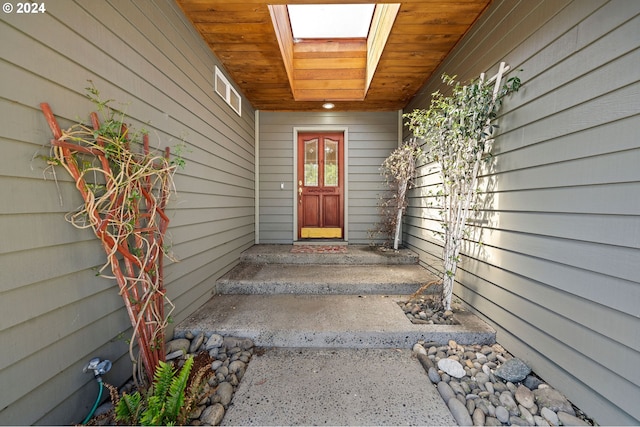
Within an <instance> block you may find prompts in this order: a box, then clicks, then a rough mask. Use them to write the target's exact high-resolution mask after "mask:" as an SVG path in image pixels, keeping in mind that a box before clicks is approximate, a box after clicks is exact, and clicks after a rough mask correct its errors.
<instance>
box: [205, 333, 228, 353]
mask: <svg viewBox="0 0 640 427" xmlns="http://www.w3.org/2000/svg"><path fill="white" fill-rule="evenodd" d="M223 342H224V338H223V337H222V335H218V334H212V335H211V336H210V337H209V339H208V340H207V343H206V344H205V346H204V348H205V349H207V350H211V349H212V348H220V347H222V343H223Z"/></svg>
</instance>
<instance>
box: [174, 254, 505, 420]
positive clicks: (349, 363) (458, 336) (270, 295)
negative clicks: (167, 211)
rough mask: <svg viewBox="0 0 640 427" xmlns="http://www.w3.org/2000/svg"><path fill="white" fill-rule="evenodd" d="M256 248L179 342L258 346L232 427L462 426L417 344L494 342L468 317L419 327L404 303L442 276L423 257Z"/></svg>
mask: <svg viewBox="0 0 640 427" xmlns="http://www.w3.org/2000/svg"><path fill="white" fill-rule="evenodd" d="M291 248H292V247H291V246H287V245H257V246H254V247H252V248H251V249H249V250H248V251H246V252H245V254H243V257H242V259H241V263H240V265H238V266H237V267H236V268H235V269H234V270H232V271H230V272H229V273H228V274H227V275H225V277H223V278H221V279H220V280H219V281H218V283H217V293H218V295H216V296H214V297H213V298H212V299H211V300H210V301H208V302H207V303H206V304H205V305H204V306H202V307H201V308H200V309H199V310H197V311H196V312H195V313H194V314H193V315H192V316H190V317H189V318H187V319H185V320H184V321H183V322H181V323H180V324H179V325H176V328H175V335H176V336H177V337H179V336H180V335H181V334H184V333H186V332H187V331H192V332H200V331H204V332H205V333H206V334H207V335H211V334H212V333H218V334H221V335H224V336H236V337H245V338H251V339H252V340H253V341H254V344H255V345H256V347H258V350H257V352H256V355H254V357H253V358H252V360H251V362H250V363H249V366H248V368H247V371H246V373H245V375H244V377H243V378H242V381H241V382H240V385H239V386H238V389H237V390H236V393H235V395H234V398H233V401H232V402H231V405H230V406H229V408H228V410H227V413H226V415H225V418H224V419H223V424H224V425H455V420H454V419H453V417H452V416H451V414H450V412H449V410H448V409H447V407H446V404H445V403H444V401H443V400H442V399H441V398H440V396H439V394H438V392H437V390H436V388H435V387H434V386H433V385H432V384H431V382H430V381H429V379H428V377H427V374H426V372H425V370H424V368H423V367H422V365H421V364H420V362H419V361H418V360H417V359H416V358H415V357H414V356H413V355H412V354H411V347H412V346H413V344H415V343H416V342H417V341H419V340H424V341H428V342H438V343H442V344H445V343H447V342H448V340H450V339H453V340H456V341H457V342H458V343H461V344H470V343H479V344H492V343H494V342H495V331H494V330H492V329H491V328H490V327H489V326H487V325H486V324H485V323H483V322H482V321H480V320H479V319H478V318H477V317H475V316H473V315H472V314H470V313H459V314H456V318H457V319H458V320H459V321H460V323H461V324H460V325H453V326H446V325H414V324H412V323H411V322H410V321H409V320H408V319H407V318H406V317H405V315H404V313H403V312H402V309H401V308H400V307H399V306H398V304H397V300H398V299H401V298H403V297H404V298H406V296H407V295H409V294H411V293H413V292H415V291H416V290H417V289H418V288H419V287H420V286H421V285H422V284H424V283H426V282H428V281H430V280H432V276H431V275H430V274H429V273H428V272H427V271H426V270H425V269H423V268H422V267H420V266H419V265H418V264H417V256H415V254H413V253H411V252H409V251H403V252H402V253H395V252H379V251H375V250H372V249H371V248H369V247H366V246H362V247H354V246H349V247H348V248H347V253H346V254H322V255H319V254H304V253H303V254H299V253H296V254H292V253H291Z"/></svg>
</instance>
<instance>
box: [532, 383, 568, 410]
mask: <svg viewBox="0 0 640 427" xmlns="http://www.w3.org/2000/svg"><path fill="white" fill-rule="evenodd" d="M533 395H534V396H535V398H536V403H537V404H538V406H542V407H545V408H549V409H551V410H552V411H553V412H558V411H563V412H566V413H567V414H569V415H574V416H575V415H576V413H575V411H574V410H573V406H571V403H569V401H568V400H567V398H566V397H564V395H563V394H562V393H560V392H559V391H558V390H556V389H553V388H551V387H548V388H539V389H537V390H534V391H533Z"/></svg>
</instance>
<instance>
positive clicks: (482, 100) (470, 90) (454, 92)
mask: <svg viewBox="0 0 640 427" xmlns="http://www.w3.org/2000/svg"><path fill="white" fill-rule="evenodd" d="M455 78H456V77H455V76H453V77H450V76H447V75H443V76H442V80H443V82H444V83H445V84H446V85H447V86H450V87H451V95H448V96H447V95H444V94H443V93H441V92H439V91H437V92H435V93H433V94H432V99H431V105H430V107H429V108H428V109H423V110H415V111H413V112H412V113H408V114H405V115H404V117H405V118H407V119H408V123H407V124H408V126H409V129H410V130H411V131H412V132H413V134H414V135H415V136H416V137H419V138H422V139H423V140H424V146H426V148H425V157H426V161H427V162H428V163H429V164H433V165H436V167H437V168H438V169H439V174H440V183H441V187H440V189H439V190H438V191H437V192H435V193H433V192H431V194H430V196H431V197H432V198H433V199H434V200H435V203H433V204H431V206H432V207H434V208H435V209H436V210H437V211H438V212H439V215H440V224H441V227H442V230H443V231H442V232H436V235H437V236H438V237H439V238H442V239H443V241H444V245H443V264H444V271H443V306H444V307H445V309H447V310H449V309H450V308H451V296H452V293H453V283H454V278H455V274H456V269H457V265H458V262H459V261H460V248H461V244H462V241H463V239H464V238H465V237H466V234H467V220H468V219H469V217H470V215H472V213H473V212H474V211H476V210H477V207H478V205H477V203H478V191H477V190H478V173H479V171H480V167H481V165H482V163H483V162H484V161H485V160H486V159H488V158H489V157H490V153H491V146H492V141H493V137H494V133H495V130H496V129H497V127H498V126H497V125H496V124H495V122H494V120H495V119H496V117H497V115H498V111H499V110H500V107H501V104H502V100H503V98H504V97H505V96H507V95H509V94H511V93H513V92H517V91H518V89H519V88H520V86H521V82H520V79H519V78H518V77H512V78H510V79H508V80H507V82H506V84H505V85H503V86H502V87H500V86H499V84H496V88H497V90H494V88H493V87H492V86H490V85H488V84H486V83H485V82H484V81H483V79H482V78H481V79H478V80H473V81H471V82H469V83H468V84H466V85H465V84H461V83H460V82H458V81H456V80H455Z"/></svg>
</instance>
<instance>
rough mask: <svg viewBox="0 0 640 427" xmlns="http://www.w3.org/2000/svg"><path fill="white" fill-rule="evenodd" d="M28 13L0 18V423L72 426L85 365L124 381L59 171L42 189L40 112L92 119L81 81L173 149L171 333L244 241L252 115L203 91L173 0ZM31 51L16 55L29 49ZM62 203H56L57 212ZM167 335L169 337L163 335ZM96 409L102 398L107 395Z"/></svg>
mask: <svg viewBox="0 0 640 427" xmlns="http://www.w3.org/2000/svg"><path fill="white" fill-rule="evenodd" d="M45 3H46V8H47V11H46V13H45V14H39V15H17V14H15V13H14V14H7V13H3V14H2V15H1V16H0V39H1V40H2V41H3V42H2V43H0V56H1V57H2V61H0V75H1V76H2V81H1V82H0V85H1V86H0V87H1V89H0V123H2V125H1V126H0V144H1V146H2V148H3V159H4V161H3V162H2V163H1V164H0V199H1V200H2V203H0V236H1V238H0V313H2V315H1V317H0V343H2V345H1V346H0V384H2V385H3V387H0V424H5V425H7V424H8V425H30V424H48V425H70V424H75V423H79V422H81V421H82V419H83V418H84V417H85V416H86V414H87V413H88V412H89V409H90V407H91V405H92V404H93V401H94V400H95V398H96V395H97V392H98V387H97V384H96V381H95V380H94V379H93V376H92V375H91V374H85V373H83V372H82V368H83V366H84V365H85V364H86V363H87V362H88V361H89V359H90V358H91V357H94V356H99V357H101V358H108V359H110V360H112V361H113V362H114V367H113V369H112V371H111V372H109V373H108V374H107V375H106V376H105V381H106V382H109V383H111V384H115V385H118V384H121V383H122V382H123V381H124V380H126V379H127V378H129V377H130V376H131V363H130V361H129V358H128V355H127V351H128V345H127V344H126V342H125V339H127V338H128V337H130V333H131V328H130V323H129V318H128V316H127V313H126V311H125V308H124V304H123V302H122V299H121V297H120V296H119V295H118V289H117V286H116V285H115V282H114V281H111V280H107V279H102V278H98V277H96V274H95V269H96V268H97V267H100V266H101V265H102V264H103V263H104V260H105V255H104V253H103V250H102V248H101V246H100V245H99V242H98V241H97V239H96V238H95V237H94V236H93V234H92V233H91V232H90V231H88V230H84V231H79V230H76V229H75V228H73V227H72V226H71V225H69V224H68V223H66V222H65V220H64V214H65V213H66V212H69V211H72V210H74V209H75V208H76V207H77V206H78V205H80V204H81V199H80V196H79V195H78V194H77V190H76V189H75V186H74V184H73V183H72V182H71V181H70V179H69V178H68V177H67V176H66V172H65V171H64V170H62V169H60V170H58V171H57V179H58V185H59V193H58V190H57V189H56V184H55V183H54V181H53V180H52V179H49V180H45V179H43V169H44V162H43V161H42V160H40V159H38V158H32V157H33V156H34V153H35V154H43V155H47V154H48V148H47V147H46V146H48V143H49V141H50V139H51V132H50V130H49V128H48V126H47V124H46V121H45V120H44V116H43V115H42V113H41V111H40V109H39V103H40V102H43V101H44V102H49V103H50V104H51V106H52V109H53V111H54V113H55V114H56V115H57V116H58V119H59V121H60V123H61V125H62V126H63V127H67V126H68V125H70V124H71V121H73V120H76V118H77V117H87V116H88V112H89V111H92V110H93V109H94V106H93V104H91V103H90V102H89V101H88V100H87V99H86V97H85V96H84V95H85V90H84V88H85V87H87V86H88V83H87V80H88V79H90V80H92V81H93V82H94V84H95V85H96V87H97V88H98V89H99V90H100V91H101V93H102V95H103V96H104V98H105V99H107V98H113V99H116V100H117V101H121V102H125V103H129V105H127V106H126V109H127V113H128V114H129V115H130V116H131V122H132V124H133V125H134V126H135V127H136V128H138V129H140V128H141V127H142V126H141V123H143V124H144V127H146V128H147V129H149V130H150V133H151V141H152V144H159V145H160V147H161V148H162V147H164V146H165V144H168V145H175V144H176V143H177V142H179V141H180V140H182V139H184V140H185V141H186V143H187V146H188V150H187V151H186V152H185V153H184V157H185V160H186V163H187V164H186V167H185V169H184V170H180V171H179V172H178V174H177V176H176V185H177V192H178V196H177V198H174V200H173V202H171V203H170V206H169V208H170V212H169V215H170V218H171V224H170V226H169V231H170V233H171V235H172V240H173V251H174V253H175V255H176V256H177V257H178V258H179V259H180V260H181V262H179V263H167V264H166V284H167V288H168V294H169V297H170V298H171V299H172V301H173V302H174V303H175V304H176V309H175V311H174V312H173V318H174V319H175V320H176V322H179V321H180V320H182V319H183V318H185V317H186V316H187V315H189V314H191V313H192V312H193V311H194V310H195V309H196V308H197V307H198V306H199V305H201V304H202V303H204V302H205V301H206V300H207V299H208V298H209V297H210V294H211V291H212V289H213V288H214V282H215V279H216V278H218V277H219V276H221V275H222V274H223V273H225V272H226V271H227V270H229V269H230V268H231V267H233V266H234V265H235V263H236V262H237V260H238V257H239V254H240V252H241V251H242V250H244V249H246V248H248V247H250V246H251V245H252V244H253V242H254V239H255V237H254V112H253V110H252V108H251V106H250V105H249V103H248V102H246V100H243V104H244V105H243V114H242V117H238V115H237V114H236V113H235V112H234V111H232V110H231V108H229V107H228V106H227V105H226V104H225V103H224V101H223V100H222V99H221V98H220V97H219V96H218V95H217V94H215V92H214V91H213V86H212V85H213V72H214V66H215V64H217V63H218V62H217V60H216V58H214V56H213V55H212V53H211V52H210V50H209V49H208V48H207V46H206V45H205V43H204V41H203V40H202V39H201V38H200V36H199V35H198V34H197V32H196V31H195V30H194V29H193V26H192V25H191V23H190V22H189V21H187V20H186V19H185V18H184V16H183V14H182V12H181V11H180V9H179V8H178V7H177V6H176V4H175V3H174V2H173V1H171V0H149V1H144V2H137V1H133V0H131V1H127V0H122V1H117V2H104V1H83V2H72V1H50V2H45ZM27 52H28V53H27ZM59 194H60V196H61V197H62V206H61V204H60V201H59ZM169 333H171V331H169ZM105 397H106V395H105Z"/></svg>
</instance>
